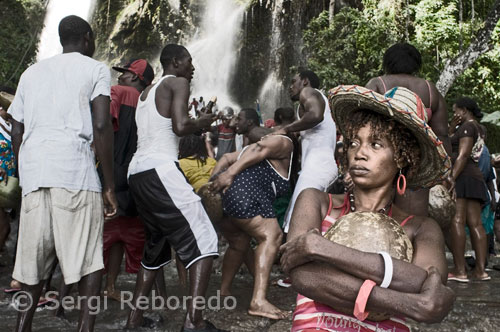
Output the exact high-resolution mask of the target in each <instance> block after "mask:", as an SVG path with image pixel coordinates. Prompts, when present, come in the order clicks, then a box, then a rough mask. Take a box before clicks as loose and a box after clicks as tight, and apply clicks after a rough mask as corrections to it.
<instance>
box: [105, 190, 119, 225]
mask: <svg viewBox="0 0 500 332" xmlns="http://www.w3.org/2000/svg"><path fill="white" fill-rule="evenodd" d="M102 200H103V207H104V219H106V220H109V219H113V218H114V217H115V216H116V213H117V212H118V201H117V200H116V196H115V192H114V190H109V189H108V190H103V192H102Z"/></svg>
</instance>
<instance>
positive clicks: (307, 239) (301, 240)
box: [280, 229, 328, 274]
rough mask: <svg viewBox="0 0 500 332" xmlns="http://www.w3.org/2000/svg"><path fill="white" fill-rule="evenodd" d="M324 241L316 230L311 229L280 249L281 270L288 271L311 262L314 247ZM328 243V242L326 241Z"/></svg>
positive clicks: (287, 272)
mask: <svg viewBox="0 0 500 332" xmlns="http://www.w3.org/2000/svg"><path fill="white" fill-rule="evenodd" d="M322 239H324V238H323V237H322V236H321V234H320V233H319V231H318V230H317V229H312V230H310V231H309V232H307V233H304V234H302V235H300V236H298V237H297V238H295V239H293V240H292V241H290V242H287V243H285V244H284V245H282V246H281V247H280V255H281V259H280V264H281V269H282V270H283V271H284V272H285V273H286V274H289V273H290V271H291V270H292V269H293V268H295V267H297V266H299V265H302V264H305V263H308V262H310V261H312V256H313V253H314V245H315V244H317V243H318V241H321V240H322ZM327 241H328V240H327Z"/></svg>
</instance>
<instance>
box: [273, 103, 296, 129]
mask: <svg viewBox="0 0 500 332" xmlns="http://www.w3.org/2000/svg"><path fill="white" fill-rule="evenodd" d="M294 119H295V113H294V112H293V108H291V107H280V108H278V109H276V111H274V122H275V123H276V124H277V125H281V124H282V123H283V122H287V123H291V122H293V120H294Z"/></svg>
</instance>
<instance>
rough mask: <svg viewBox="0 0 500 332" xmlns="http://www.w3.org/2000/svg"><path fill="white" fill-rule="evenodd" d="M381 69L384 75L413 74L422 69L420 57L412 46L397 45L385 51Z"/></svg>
mask: <svg viewBox="0 0 500 332" xmlns="http://www.w3.org/2000/svg"><path fill="white" fill-rule="evenodd" d="M382 67H383V69H384V72H385V73H386V74H410V75H411V74H415V73H416V72H418V71H419V70H420V68H421V67H422V55H421V54H420V52H419V51H418V50H417V49H416V48H415V46H413V45H410V44H408V43H397V44H394V45H392V46H391V47H389V48H388V49H387V51H385V53H384V60H383V62H382Z"/></svg>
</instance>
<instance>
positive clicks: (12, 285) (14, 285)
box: [10, 279, 21, 288]
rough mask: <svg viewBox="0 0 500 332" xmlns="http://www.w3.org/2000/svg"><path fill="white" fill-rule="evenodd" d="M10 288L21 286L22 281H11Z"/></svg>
mask: <svg viewBox="0 0 500 332" xmlns="http://www.w3.org/2000/svg"><path fill="white" fill-rule="evenodd" d="M10 288H21V283H20V282H19V281H17V280H15V279H12V281H11V282H10Z"/></svg>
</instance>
